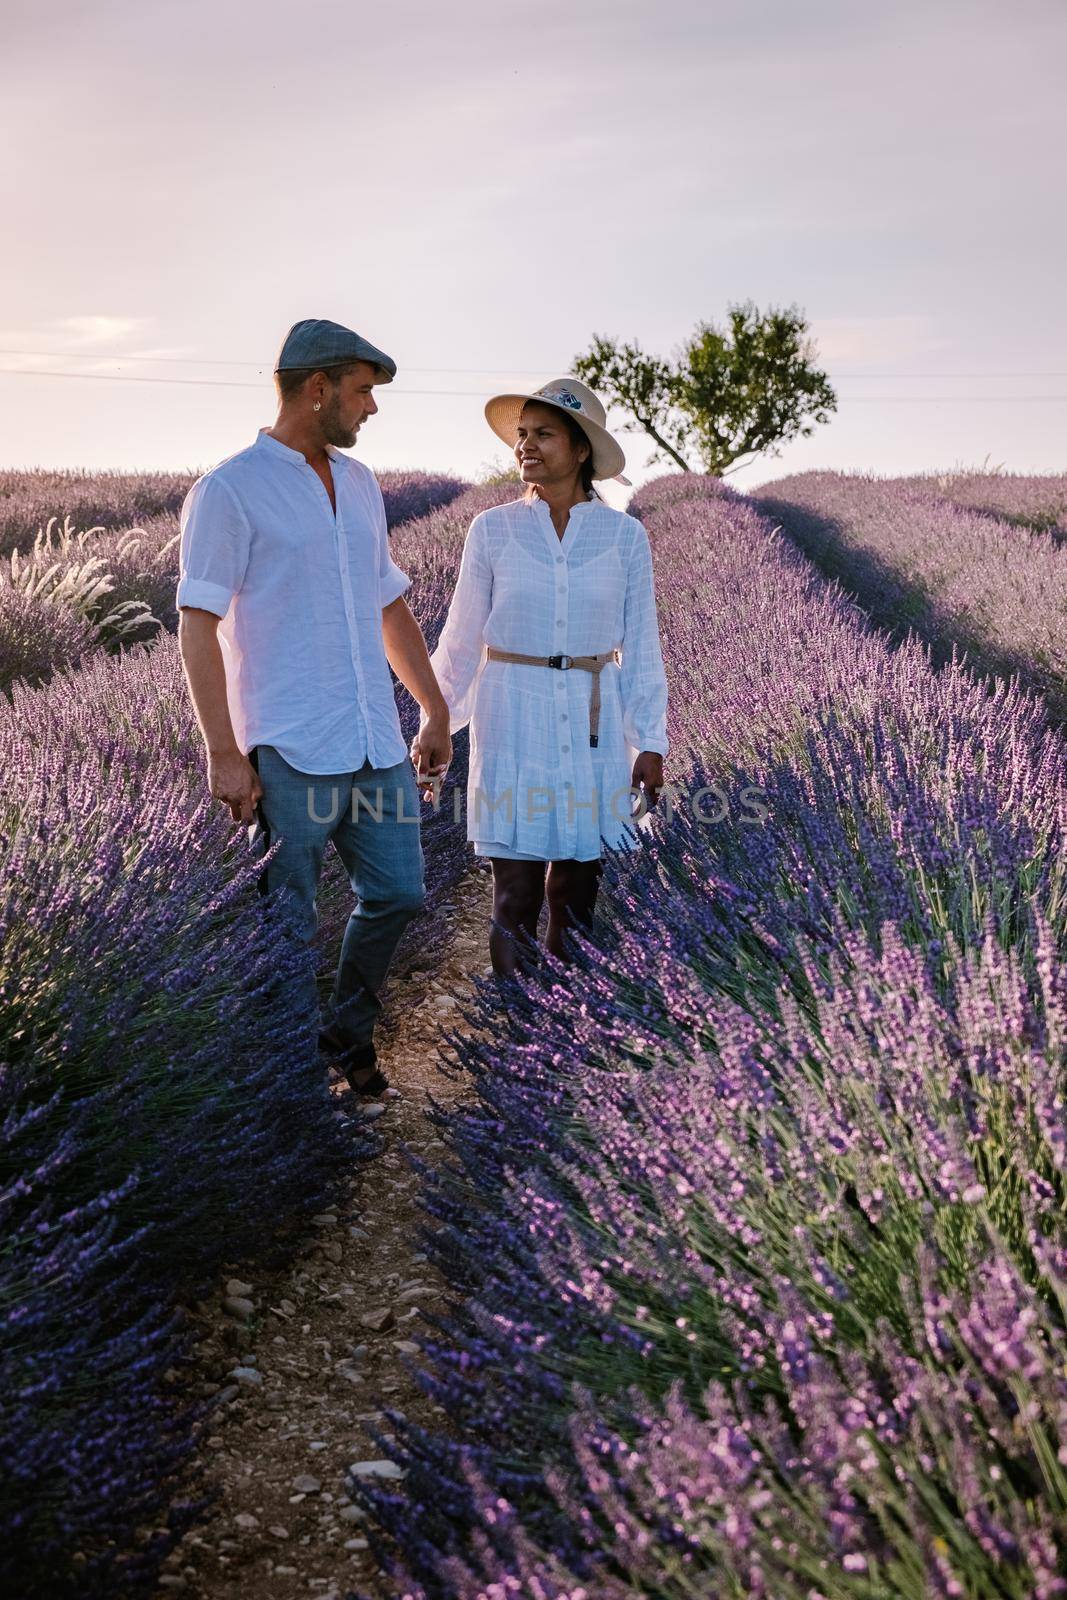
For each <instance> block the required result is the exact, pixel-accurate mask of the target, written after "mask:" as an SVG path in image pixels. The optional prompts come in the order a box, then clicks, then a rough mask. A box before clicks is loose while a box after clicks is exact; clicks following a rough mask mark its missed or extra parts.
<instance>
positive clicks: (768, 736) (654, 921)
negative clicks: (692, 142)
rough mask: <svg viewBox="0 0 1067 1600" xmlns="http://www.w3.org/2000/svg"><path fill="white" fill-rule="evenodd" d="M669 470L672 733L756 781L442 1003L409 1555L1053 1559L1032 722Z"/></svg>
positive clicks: (1032, 1588) (1056, 847)
mask: <svg viewBox="0 0 1067 1600" xmlns="http://www.w3.org/2000/svg"><path fill="white" fill-rule="evenodd" d="M660 504H661V505H667V509H666V510H665V511H660V512H652V513H649V517H650V520H649V526H650V532H651V534H652V538H653V545H654V549H655V553H656V559H657V571H658V584H659V591H660V598H661V611H662V615H663V621H664V634H665V638H664V643H665V653H666V657H667V661H668V671H669V673H672V674H673V675H674V677H673V682H672V689H673V694H672V718H673V725H672V730H671V737H672V748H673V749H674V750H675V751H676V752H681V751H683V750H686V749H688V750H689V752H690V754H691V761H692V767H691V771H690V773H689V774H688V778H689V780H690V785H691V786H694V785H695V786H702V787H704V788H705V790H708V789H710V788H711V785H712V784H716V785H717V786H718V787H719V789H720V790H721V791H722V792H723V793H724V794H725V795H727V796H732V795H733V794H735V793H736V792H737V791H738V788H739V786H740V785H742V784H743V785H746V786H747V785H750V784H752V783H753V782H755V783H756V784H758V786H759V787H760V788H761V789H762V791H763V794H764V796H765V799H766V808H767V818H766V820H765V822H764V823H763V825H762V826H758V827H757V826H751V827H746V826H745V825H744V824H743V823H742V822H741V821H739V820H738V817H737V815H736V814H731V816H730V817H729V818H724V819H723V820H722V821H720V822H718V823H716V824H715V825H712V826H708V825H706V824H704V823H703V822H701V821H700V820H698V818H697V817H696V816H694V814H693V811H692V809H691V808H688V807H686V806H684V805H680V804H679V805H677V806H676V807H675V808H674V811H673V815H672V816H671V817H670V819H667V818H666V817H661V818H660V819H659V820H658V823H657V826H656V828H655V829H654V830H653V834H652V837H651V840H650V841H649V842H648V843H647V844H646V845H645V847H644V848H642V849H641V850H640V851H638V852H636V853H635V854H633V855H630V856H625V857H620V858H617V859H613V860H612V861H611V862H610V863H609V866H608V870H607V872H606V874H605V901H604V911H605V917H604V920H603V921H602V922H601V923H600V925H599V926H598V929H597V933H596V937H595V939H594V940H593V941H592V942H588V941H583V942H582V943H581V945H580V946H579V947H578V961H577V963H576V965H575V967H573V968H572V969H570V971H569V972H568V971H565V970H563V969H561V968H559V967H558V966H557V965H556V964H554V963H552V962H551V961H550V960H547V959H546V961H545V964H544V966H543V967H542V969H541V971H540V973H539V974H538V975H536V976H535V977H533V978H531V979H529V980H526V981H525V982H520V983H517V984H516V985H515V987H514V992H513V993H512V994H511V995H510V996H509V998H508V1004H507V1006H506V1009H505V1008H502V1007H501V1005H500V1003H499V1000H498V999H497V998H496V996H495V994H494V993H493V992H492V991H491V990H490V988H489V987H488V986H485V987H483V990H482V992H481V996H480V1000H479V1004H478V1006H477V1007H476V1008H475V1009H474V1010H473V1011H472V1013H471V1015H470V1019H469V1020H470V1021H471V1022H472V1023H473V1024H474V1026H475V1033H474V1035H473V1036H472V1037H470V1038H466V1039H464V1038H460V1037H459V1036H455V1037H454V1038H453V1041H452V1042H453V1044H454V1046H455V1048H456V1050H457V1052H458V1053H459V1055H460V1056H461V1058H462V1059H463V1060H464V1061H465V1063H466V1064H467V1066H468V1067H469V1068H470V1069H471V1071H472V1072H473V1074H474V1078H475V1083H476V1085H477V1102H476V1104H475V1105H474V1106H473V1107H472V1108H470V1109H469V1110H467V1111H466V1112H465V1113H463V1114H461V1115H459V1116H458V1117H456V1118H454V1119H452V1120H451V1121H450V1122H448V1123H447V1129H448V1135H449V1138H450V1140H451V1143H452V1147H453V1151H454V1155H455V1161H454V1163H453V1165H452V1167H451V1169H450V1170H447V1171H446V1172H444V1173H442V1174H440V1175H438V1176H436V1177H435V1176H434V1175H432V1174H427V1189H426V1194H427V1205H428V1208H429V1211H430V1214H431V1217H432V1218H433V1220H434V1223H435V1224H436V1226H435V1228H434V1230H433V1231H432V1232H431V1233H430V1235H429V1237H430V1239H431V1241H432V1247H433V1248H434V1250H435V1252H436V1253H437V1256H438V1259H439V1260H440V1261H441V1262H442V1264H443V1265H444V1267H445V1269H446V1271H447V1272H448V1273H449V1274H450V1276H451V1278H452V1281H453V1284H454V1285H455V1287H456V1288H457V1289H458V1290H461V1291H462V1293H463V1296H464V1298H465V1306H464V1309H463V1310H462V1311H461V1312H460V1313H458V1314H457V1315H455V1316H453V1317H451V1318H444V1319H441V1320H440V1321H439V1322H438V1323H437V1325H436V1336H435V1337H434V1338H433V1339H432V1340H431V1342H430V1345H429V1347H428V1351H429V1354H430V1356H431V1363H432V1364H431V1366H430V1368H429V1369H428V1370H427V1372H426V1373H425V1375H424V1382H425V1385H426V1388H427V1390H428V1392H429V1393H430V1394H431V1395H432V1396H433V1397H434V1398H435V1399H436V1400H437V1401H438V1402H439V1403H441V1404H442V1405H444V1406H445V1407H446V1409H447V1410H448V1412H449V1413H450V1417H451V1422H452V1434H451V1436H450V1437H449V1438H448V1439H445V1438H442V1437H439V1436H434V1435H431V1434H428V1433H426V1432H424V1431H421V1430H419V1429H417V1428H414V1427H412V1426H410V1425H408V1424H405V1423H404V1422H403V1421H402V1420H401V1419H391V1420H393V1421H394V1425H395V1426H396V1428H397V1430H398V1437H399V1440H400V1444H399V1446H398V1447H397V1448H396V1451H395V1453H396V1456H397V1459H398V1460H399V1461H400V1463H401V1465H402V1466H403V1467H404V1469H405V1471H406V1474H407V1477H406V1482H405V1485H404V1491H403V1492H398V1493H393V1494H380V1493H379V1494H375V1495H373V1496H371V1497H370V1499H371V1501H372V1502H373V1504H374V1507H375V1509H376V1511H377V1514H378V1516H379V1519H380V1521H381V1524H382V1526H383V1528H384V1529H385V1530H386V1532H387V1533H388V1534H389V1535H390V1536H391V1538H392V1540H393V1541H395V1545H396V1546H398V1547H399V1549H400V1550H401V1552H402V1557H403V1562H404V1565H405V1568H406V1575H405V1572H404V1571H403V1570H401V1571H399V1572H398V1575H397V1587H398V1590H400V1591H402V1592H403V1593H405V1594H409V1595H413V1596H420V1597H421V1596H430V1595H432V1596H446V1595H447V1596H463V1597H464V1600H466V1597H470V1600H474V1596H476V1595H477V1596H481V1595H484V1594H485V1593H487V1592H489V1593H495V1592H500V1593H504V1592H512V1591H514V1592H521V1593H530V1594H536V1595H544V1596H559V1597H563V1596H567V1597H568V1600H571V1597H573V1596H575V1595H577V1594H578V1593H582V1594H584V1595H585V1596H587V1597H588V1600H593V1597H601V1596H603V1597H605V1600H606V1597H609V1596H610V1597H618V1600H622V1597H623V1596H627V1597H632V1596H634V1595H640V1594H655V1595H657V1596H663V1597H666V1600H674V1597H678V1600H682V1597H683V1596H686V1597H689V1596H692V1595H693V1594H696V1593H699V1594H701V1595H709V1596H711V1595H720V1594H721V1595H723V1596H726V1595H742V1594H743V1595H754V1596H755V1595H760V1596H763V1595H775V1596H783V1597H788V1600H794V1597H795V1600H800V1597H801V1596H803V1597H806V1600H811V1597H819V1596H827V1597H830V1596H832V1597H835V1600H837V1597H859V1596H863V1597H865V1600H873V1597H874V1596H876V1595H882V1594H888V1593H892V1594H893V1595H894V1596H897V1595H899V1596H904V1597H910V1596H915V1597H916V1600H917V1597H919V1596H923V1597H925V1596H928V1595H933V1594H944V1595H950V1594H961V1595H962V1594H967V1595H968V1596H973V1597H978V1600H985V1597H986V1596H989V1597H992V1596H994V1595H995V1596H998V1597H999V1596H1017V1597H1018V1600H1022V1597H1023V1596H1028V1595H1035V1596H1036V1595H1040V1596H1053V1595H1057V1594H1061V1593H1063V1592H1064V1586H1063V1580H1062V1578H1061V1576H1060V1573H1061V1572H1062V1571H1063V1568H1064V1563H1065V1557H1067V1473H1065V1471H1064V1466H1063V1463H1064V1460H1065V1459H1067V1383H1065V1379H1064V1355H1065V1352H1067V1335H1065V1317H1067V1228H1065V1224H1064V1215H1065V1211H1067V1208H1065V1200H1067V1139H1065V1135H1064V1128H1063V1115H1062V1105H1063V1096H1064V1090H1065V1084H1064V1081H1063V1080H1064V1067H1063V1059H1062V1046H1061V1040H1062V1037H1063V1032H1062V1030H1063V1027H1064V1024H1065V1022H1067V995H1065V992H1064V984H1063V979H1062V976H1061V973H1060V965H1059V963H1060V959H1061V956H1062V951H1063V948H1064V942H1065V935H1067V929H1065V914H1064V902H1063V869H1062V866H1061V857H1062V845H1063V837H1064V827H1065V821H1067V795H1065V792H1064V784H1063V777H1062V774H1063V755H1064V750H1063V746H1062V744H1061V742H1060V740H1059V739H1058V737H1057V736H1056V735H1054V734H1052V733H1050V732H1049V730H1048V729H1047V727H1046V725H1045V722H1044V718H1043V716H1042V712H1041V709H1040V707H1039V706H1037V705H1036V704H1035V702H1033V701H1032V700H1030V699H1028V698H1027V697H1026V696H1024V695H1022V694H1021V693H1019V692H1018V691H1017V690H1014V689H1012V690H1009V689H1007V688H1004V687H1001V689H1000V690H998V692H997V694H996V695H994V696H989V695H988V694H987V693H986V692H985V689H984V687H983V686H982V685H981V684H980V683H977V682H975V681H974V680H973V679H971V678H970V677H969V676H968V675H967V674H966V673H965V672H963V671H962V670H961V669H960V668H959V667H958V666H956V665H953V666H951V667H949V668H948V669H946V670H944V671H942V672H941V673H939V674H936V675H935V674H934V673H933V672H932V671H931V670H930V667H929V664H928V661H927V659H926V657H925V655H924V652H923V651H922V649H921V648H920V647H919V646H918V644H916V643H914V642H913V643H910V644H907V645H905V646H904V647H903V648H902V649H900V650H898V651H893V650H891V649H889V648H888V646H887V644H886V643H885V642H884V641H883V640H882V638H881V637H880V636H879V635H877V634H876V633H874V632H873V631H872V630H871V629H870V628H869V626H867V625H866V623H865V622H864V619H863V618H862V616H861V615H859V614H858V613H857V611H856V609H855V607H853V606H851V605H850V604H849V603H848V602H847V600H846V599H845V598H844V597H843V596H841V595H840V593H838V592H837V591H835V590H834V589H833V588H831V587H828V586H827V585H826V584H825V583H824V582H822V581H821V580H820V579H819V578H818V577H817V576H816V575H815V574H814V573H813V572H812V570H811V569H810V568H809V567H808V566H807V564H806V563H804V562H803V561H802V560H801V558H800V557H799V556H798V555H797V553H796V552H795V551H794V550H793V549H792V548H791V547H790V546H789V545H788V544H787V543H786V542H785V541H783V540H782V538H781V537H780V536H779V535H776V534H775V533H773V532H772V531H771V529H770V527H769V525H768V524H767V522H766V521H765V520H763V519H762V518H761V517H760V516H759V515H758V514H757V512H756V511H755V510H754V508H752V507H751V506H750V505H747V504H745V503H744V502H743V501H741V500H740V499H739V498H738V497H735V496H731V495H729V494H728V493H727V494H723V493H721V492H717V494H716V497H715V498H713V499H709V500H707V501H706V502H704V503H703V504H701V503H700V502H699V501H688V502H687V501H686V500H685V498H684V497H683V499H682V500H681V501H680V502H675V503H674V504H673V505H671V504H670V496H669V495H668V496H665V497H663V498H662V499H661V501H660ZM698 646H699V648H698ZM679 691H685V692H683V693H680V692H679ZM494 1037H495V1043H494V1042H492V1041H493V1040H494ZM633 1386H636V1387H633ZM385 1444H386V1441H384V1440H383V1446H384V1445H385ZM493 1584H497V1585H499V1586H500V1588H499V1591H497V1590H494V1589H492V1588H491V1587H490V1586H491V1585H493Z"/></svg>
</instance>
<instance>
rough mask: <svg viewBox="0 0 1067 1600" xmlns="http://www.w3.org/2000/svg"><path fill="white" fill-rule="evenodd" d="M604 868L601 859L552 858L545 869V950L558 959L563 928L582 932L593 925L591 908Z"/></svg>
mask: <svg viewBox="0 0 1067 1600" xmlns="http://www.w3.org/2000/svg"><path fill="white" fill-rule="evenodd" d="M603 870H604V864H603V861H602V860H601V859H600V858H598V859H597V860H596V861H552V862H550V863H549V868H548V884H547V889H548V932H547V934H546V935H545V949H546V950H548V951H549V952H550V954H552V955H554V956H557V957H558V958H559V959H560V960H561V961H566V960H567V959H568V958H567V956H566V955H565V954H564V951H563V934H564V931H565V930H566V929H568V928H569V929H571V930H574V929H580V930H582V931H584V932H588V930H589V929H590V928H591V927H592V926H593V910H594V907H595V906H596V897H597V890H598V889H599V888H600V878H601V874H602V873H603Z"/></svg>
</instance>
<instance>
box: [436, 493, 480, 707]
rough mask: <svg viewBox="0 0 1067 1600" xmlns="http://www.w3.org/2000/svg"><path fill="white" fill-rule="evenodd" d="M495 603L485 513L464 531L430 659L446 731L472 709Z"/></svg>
mask: <svg viewBox="0 0 1067 1600" xmlns="http://www.w3.org/2000/svg"><path fill="white" fill-rule="evenodd" d="M492 604H493V570H492V567H491V565H490V562H489V552H488V548H487V538H486V521H485V514H484V512H483V513H482V514H481V515H479V516H477V517H475V518H474V521H473V522H472V523H471V525H470V527H469V528H468V530H467V537H466V540H465V541H464V544H463V555H462V557H461V558H460V564H459V576H458V577H457V579H456V587H455V590H454V592H453V595H452V601H451V604H450V605H449V608H448V616H447V617H446V618H445V625H444V627H443V628H442V629H441V637H440V639H439V640H438V644H437V648H436V650H435V651H434V652H433V654H432V655H431V657H430V665H431V666H432V667H433V670H434V673H435V675H436V678H437V682H438V684H439V685H440V688H441V693H442V694H443V695H444V697H445V700H446V702H447V704H448V711H449V732H450V733H458V732H459V730H460V729H461V728H465V727H466V726H467V723H468V722H469V721H470V719H471V716H472V714H473V711H474V695H475V686H476V683H477V678H478V670H479V668H480V666H481V664H482V656H483V645H484V634H485V624H486V622H487V620H488V618H489V612H490V610H491V609H492Z"/></svg>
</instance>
